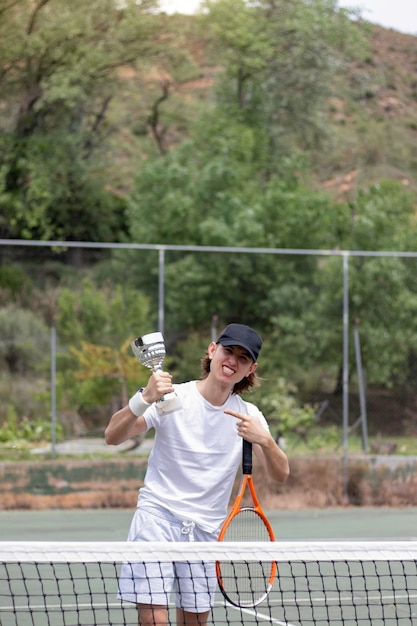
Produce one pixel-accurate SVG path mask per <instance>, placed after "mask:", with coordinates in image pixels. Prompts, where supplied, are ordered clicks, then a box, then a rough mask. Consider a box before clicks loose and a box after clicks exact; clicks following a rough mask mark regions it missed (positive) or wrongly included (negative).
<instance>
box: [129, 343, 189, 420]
mask: <svg viewBox="0 0 417 626" xmlns="http://www.w3.org/2000/svg"><path fill="white" fill-rule="evenodd" d="M130 345H131V347H132V351H133V354H134V355H135V357H136V358H137V359H138V361H139V363H142V365H145V367H148V368H149V369H150V370H152V372H154V373H155V372H158V371H159V372H162V362H163V360H164V358H165V355H166V350H165V342H164V338H163V336H162V333H149V335H144V336H143V337H138V338H137V339H134V340H133V341H132V343H131V344H130ZM156 406H157V408H158V410H159V411H160V412H161V413H172V411H178V409H181V408H182V404H181V400H180V399H179V397H178V396H177V394H176V393H175V391H174V392H172V393H167V394H166V395H165V396H162V398H160V399H159V400H158V401H157V402H156Z"/></svg>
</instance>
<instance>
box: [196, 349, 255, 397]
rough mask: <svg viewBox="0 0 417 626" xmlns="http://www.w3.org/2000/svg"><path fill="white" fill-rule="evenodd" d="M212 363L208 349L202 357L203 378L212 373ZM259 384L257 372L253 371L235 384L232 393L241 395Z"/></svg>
mask: <svg viewBox="0 0 417 626" xmlns="http://www.w3.org/2000/svg"><path fill="white" fill-rule="evenodd" d="M210 364H211V359H210V357H209V354H208V350H206V352H205V354H204V356H203V358H202V359H201V373H202V378H203V379H204V378H207V376H208V375H209V373H210ZM259 385H260V382H259V377H258V376H257V374H256V372H252V374H249V376H245V377H244V378H243V379H242V380H240V381H239V382H238V383H236V384H235V386H234V387H233V390H232V393H235V394H236V395H240V394H242V393H243V392H244V391H250V390H251V389H253V388H254V387H259Z"/></svg>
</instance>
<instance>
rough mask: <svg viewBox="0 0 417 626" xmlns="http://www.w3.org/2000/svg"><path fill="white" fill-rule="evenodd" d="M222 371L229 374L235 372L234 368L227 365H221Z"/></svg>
mask: <svg viewBox="0 0 417 626" xmlns="http://www.w3.org/2000/svg"><path fill="white" fill-rule="evenodd" d="M223 371H224V373H225V374H229V375H232V374H234V373H235V371H234V370H232V369H231V368H230V367H228V366H227V365H223Z"/></svg>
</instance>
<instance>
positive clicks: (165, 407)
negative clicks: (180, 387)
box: [156, 392, 182, 414]
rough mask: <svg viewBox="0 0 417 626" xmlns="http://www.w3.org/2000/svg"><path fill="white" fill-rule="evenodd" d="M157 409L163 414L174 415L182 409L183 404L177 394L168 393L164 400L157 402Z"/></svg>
mask: <svg viewBox="0 0 417 626" xmlns="http://www.w3.org/2000/svg"><path fill="white" fill-rule="evenodd" d="M156 408H157V409H158V411H159V412H160V413H162V414H165V413H173V412H174V411H178V410H179V409H182V403H181V400H180V399H179V397H178V396H177V394H176V393H175V392H173V393H167V394H166V395H165V396H164V397H163V398H161V399H160V400H158V401H157V402H156Z"/></svg>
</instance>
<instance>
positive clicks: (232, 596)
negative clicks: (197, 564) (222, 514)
mask: <svg viewBox="0 0 417 626" xmlns="http://www.w3.org/2000/svg"><path fill="white" fill-rule="evenodd" d="M270 540H271V537H270V535H269V531H268V528H267V526H266V525H265V522H264V521H263V519H262V517H261V516H260V515H258V513H257V512H256V511H255V510H254V509H252V508H245V509H242V510H241V511H239V513H237V515H235V517H234V518H233V519H232V520H231V522H230V524H229V526H228V527H227V529H226V531H225V534H224V536H223V541H270ZM217 567H218V572H219V583H220V589H221V591H222V593H223V595H224V596H225V598H226V600H228V602H230V603H231V604H234V605H236V606H256V605H257V604H259V603H260V602H261V601H262V600H263V599H264V598H265V596H266V594H267V592H268V590H269V587H270V580H271V578H273V575H274V571H275V562H274V561H269V562H265V561H262V562H261V561H219V562H218V564H217Z"/></svg>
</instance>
